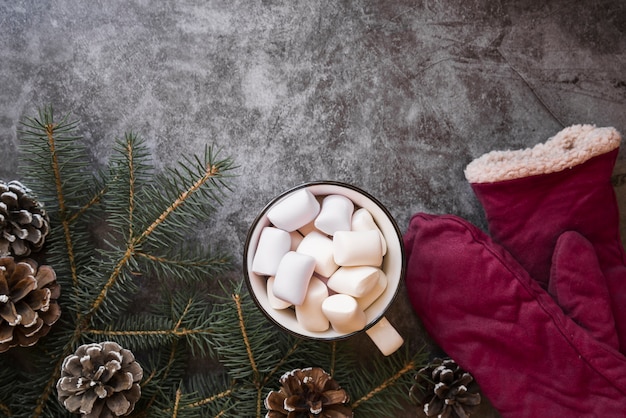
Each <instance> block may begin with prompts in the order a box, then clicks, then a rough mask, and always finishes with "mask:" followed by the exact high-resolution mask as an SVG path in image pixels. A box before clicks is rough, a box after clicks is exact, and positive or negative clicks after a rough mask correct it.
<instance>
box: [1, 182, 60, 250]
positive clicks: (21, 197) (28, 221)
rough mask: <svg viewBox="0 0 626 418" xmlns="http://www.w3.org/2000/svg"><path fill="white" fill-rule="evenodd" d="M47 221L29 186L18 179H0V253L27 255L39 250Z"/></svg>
mask: <svg viewBox="0 0 626 418" xmlns="http://www.w3.org/2000/svg"><path fill="white" fill-rule="evenodd" d="M49 222H50V221H49V218H48V215H47V214H46V211H45V210H44V209H43V206H42V205H41V204H40V203H39V202H38V201H37V200H35V199H34V197H33V196H32V195H30V190H29V189H27V188H26V187H24V185H23V184H22V183H20V182H19V181H10V182H9V183H5V182H4V181H1V180H0V255H16V256H28V255H30V253H31V252H37V251H39V250H41V248H42V247H43V244H44V243H45V240H46V236H47V235H48V231H49Z"/></svg>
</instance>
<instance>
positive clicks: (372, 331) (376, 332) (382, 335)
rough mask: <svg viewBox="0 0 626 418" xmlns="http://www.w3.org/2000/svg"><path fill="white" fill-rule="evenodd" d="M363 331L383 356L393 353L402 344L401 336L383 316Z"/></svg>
mask: <svg viewBox="0 0 626 418" xmlns="http://www.w3.org/2000/svg"><path fill="white" fill-rule="evenodd" d="M365 332H366V333H367V335H368V336H369V337H370V339H371V340H372V341H373V342H374V344H376V347H378V349H379V350H380V352H381V353H383V355H385V356H388V355H390V354H392V353H394V352H395V351H396V350H397V349H398V348H400V346H402V344H404V339H403V338H402V336H401V335H400V334H399V333H398V331H396V329H395V328H394V327H393V325H391V324H390V323H389V321H388V320H387V318H385V317H383V318H381V319H380V321H378V322H377V323H376V324H375V325H374V326H372V327H371V328H369V329H368V330H367V331H365Z"/></svg>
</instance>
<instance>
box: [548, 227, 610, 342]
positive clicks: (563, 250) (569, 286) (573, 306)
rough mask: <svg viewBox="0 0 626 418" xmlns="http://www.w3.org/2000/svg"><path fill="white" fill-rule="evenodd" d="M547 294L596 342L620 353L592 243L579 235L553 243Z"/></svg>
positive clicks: (602, 276)
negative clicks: (554, 245)
mask: <svg viewBox="0 0 626 418" xmlns="http://www.w3.org/2000/svg"><path fill="white" fill-rule="evenodd" d="M548 293H549V294H550V295H551V296H552V298H553V299H554V300H555V301H556V303H557V304H558V305H559V306H560V307H561V309H562V310H563V312H564V313H565V314H566V315H567V316H569V317H570V318H572V319H573V320H574V321H575V322H576V323H577V324H578V325H580V326H581V327H583V328H585V329H586V330H587V332H589V334H591V335H592V336H593V337H594V338H595V339H596V340H598V341H602V342H603V343H605V344H608V345H610V346H611V347H613V348H615V349H616V350H617V349H619V344H618V341H617V334H616V332H615V320H614V319H613V312H611V299H610V297H609V291H608V289H607V287H606V280H605V279H604V275H603V274H602V271H601V270H600V264H599V263H598V257H596V253H595V250H594V249H593V246H592V245H591V243H590V242H589V241H588V240H587V239H586V238H585V237H583V236H582V235H580V234H579V233H578V232H573V231H568V232H565V233H563V234H562V235H561V236H560V237H559V239H558V240H557V242H556V247H555V249H554V255H553V257H552V269H551V274H550V281H549V283H548Z"/></svg>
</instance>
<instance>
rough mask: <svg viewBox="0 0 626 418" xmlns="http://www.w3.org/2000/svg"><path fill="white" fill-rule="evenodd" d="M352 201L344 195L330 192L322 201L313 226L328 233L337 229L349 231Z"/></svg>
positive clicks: (333, 232)
mask: <svg viewBox="0 0 626 418" xmlns="http://www.w3.org/2000/svg"><path fill="white" fill-rule="evenodd" d="M352 212H354V203H352V200H350V199H348V198H347V197H345V196H341V195H337V194H331V195H328V196H326V197H325V198H324V200H323V201H322V208H321V209H320V213H319V215H317V218H315V227H316V228H317V229H319V230H320V231H322V232H324V233H325V234H328V235H334V234H335V232H337V231H349V230H350V223H351V221H352Z"/></svg>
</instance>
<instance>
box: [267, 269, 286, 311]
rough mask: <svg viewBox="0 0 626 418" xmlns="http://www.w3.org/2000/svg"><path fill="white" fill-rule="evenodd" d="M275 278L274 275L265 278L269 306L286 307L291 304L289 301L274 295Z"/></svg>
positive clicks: (275, 307)
mask: <svg viewBox="0 0 626 418" xmlns="http://www.w3.org/2000/svg"><path fill="white" fill-rule="evenodd" d="M275 280H276V278H275V277H274V276H272V277H270V278H269V279H267V301H268V302H269V303H270V306H271V307H272V308H273V309H287V308H288V307H290V306H291V303H289V302H286V301H284V300H282V299H278V298H277V297H276V296H274V290H273V288H274V281H275Z"/></svg>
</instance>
